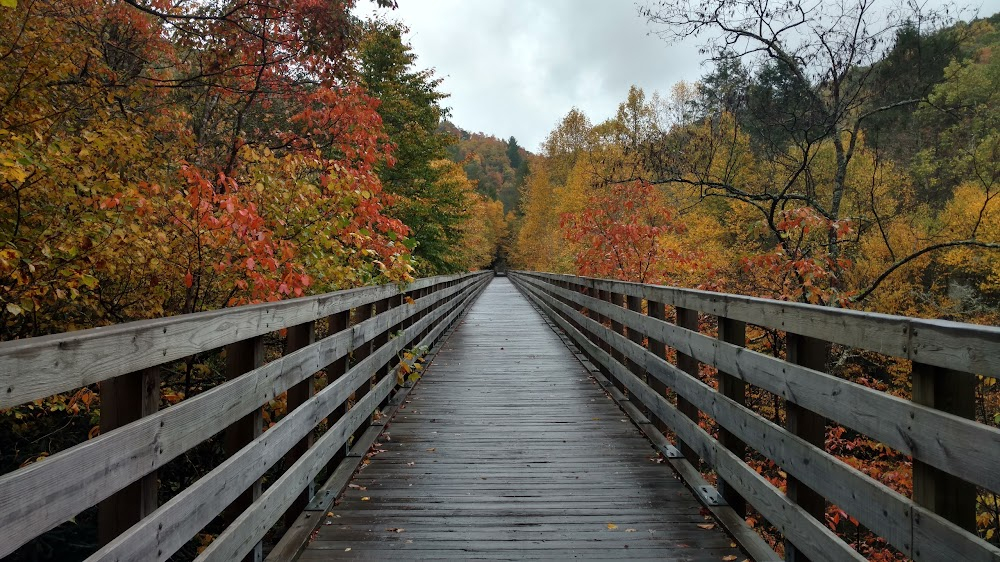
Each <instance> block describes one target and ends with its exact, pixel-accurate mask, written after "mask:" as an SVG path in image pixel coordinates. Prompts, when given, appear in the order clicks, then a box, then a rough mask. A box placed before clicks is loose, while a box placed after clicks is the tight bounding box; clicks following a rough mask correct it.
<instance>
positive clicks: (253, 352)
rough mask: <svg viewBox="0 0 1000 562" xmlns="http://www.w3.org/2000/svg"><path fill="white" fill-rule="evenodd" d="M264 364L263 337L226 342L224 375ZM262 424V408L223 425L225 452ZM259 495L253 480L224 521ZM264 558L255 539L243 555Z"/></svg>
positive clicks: (253, 560) (253, 561)
mask: <svg viewBox="0 0 1000 562" xmlns="http://www.w3.org/2000/svg"><path fill="white" fill-rule="evenodd" d="M263 364H264V338H263V336H257V337H254V338H250V339H248V340H243V341H240V342H236V343H232V344H229V345H227V346H226V379H227V380H232V379H235V378H237V377H239V376H241V375H243V374H244V373H247V372H249V371H252V370H254V369H256V368H258V367H260V366H261V365H263ZM263 428H264V417H263V411H262V409H261V408H257V409H256V410H254V411H253V412H252V413H250V414H247V415H246V416H243V417H242V418H240V420H239V421H237V422H236V423H234V424H232V425H230V426H229V427H227V428H226V433H225V437H224V440H225V443H226V456H232V455H234V454H236V452H237V451H239V450H240V449H242V448H243V447H244V446H245V445H246V444H247V443H249V442H251V441H253V440H254V439H256V438H257V437H260V434H261V432H262V431H263ZM258 497H260V480H258V481H256V482H254V483H253V485H252V486H250V488H248V489H247V490H246V491H245V492H243V493H242V494H241V495H240V497H239V498H237V500H236V501H234V502H233V503H232V504H230V506H229V507H228V508H227V509H226V510H225V513H224V516H223V518H224V519H225V520H226V522H227V523H230V522H232V521H233V520H235V519H236V518H237V517H239V515H240V514H241V513H243V511H244V510H245V509H246V508H248V507H249V506H250V504H252V503H253V502H254V500H256V499H257V498H258ZM263 558H264V550H263V545H262V544H261V543H257V545H256V546H255V547H254V549H253V551H251V552H250V554H248V555H247V556H246V558H244V561H245V562H260V560H262V559H263Z"/></svg>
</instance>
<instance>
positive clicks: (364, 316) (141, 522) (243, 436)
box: [0, 272, 492, 560]
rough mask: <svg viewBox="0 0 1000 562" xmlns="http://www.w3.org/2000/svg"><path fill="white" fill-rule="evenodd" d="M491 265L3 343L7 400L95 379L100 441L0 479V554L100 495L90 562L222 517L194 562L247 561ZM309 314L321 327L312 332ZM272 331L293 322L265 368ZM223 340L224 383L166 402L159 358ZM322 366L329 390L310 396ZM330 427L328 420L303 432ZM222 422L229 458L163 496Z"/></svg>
mask: <svg viewBox="0 0 1000 562" xmlns="http://www.w3.org/2000/svg"><path fill="white" fill-rule="evenodd" d="M491 275H492V273H491V272H479V273H472V274H465V275H451V276H440V277H433V278H428V279H421V280H418V281H416V282H414V283H411V284H410V285H408V286H406V287H398V286H395V285H383V286H378V287H366V288H362V289H353V290H348V291H340V292H336V293H329V294H325V295H319V296H315V297H307V298H302V299H294V300H289V301H284V302H278V303H267V304H262V305H252V306H244V307H237V308H232V309H228V310H220V311H213V312H206V313H198V314H189V315H184V316H178V317H172V318H163V319H156V320H147V321H140V322H132V323H128V324H121V325H116V326H109V327H106V328H96V329H92V330H84V331H80V332H72V333H67V334H57V335H52V336H44V337H40V338H31V339H25V340H17V341H12V342H4V343H0V381H2V385H3V388H2V390H3V391H4V392H3V393H2V394H3V397H2V398H3V402H0V407H3V408H9V407H12V406H17V405H20V404H23V403H26V402H31V401H34V400H37V399H40V398H45V397H47V396H51V395H53V394H55V393H60V392H65V391H68V390H73V389H76V388H80V387H83V386H87V385H92V384H100V386H101V434H100V435H99V436H97V437H95V438H93V439H90V440H87V441H85V442H83V443H80V444H78V445H76V446H73V447H71V448H69V449H66V450H64V451H61V452H59V453H57V454H54V455H52V456H51V457H48V458H46V459H44V460H42V461H39V462H36V463H34V464H31V465H28V466H26V467H24V468H21V469H18V470H15V471H13V472H10V473H7V474H3V475H0V557H2V556H6V555H7V554H10V553H11V552H13V551H14V550H16V549H17V548H19V547H20V546H21V545H23V544H25V543H26V542H28V541H29V540H31V539H32V538H34V537H37V536H38V535H40V534H42V533H45V532H46V531H49V530H51V529H53V528H54V527H56V526H57V525H59V524H61V523H63V522H65V521H67V520H69V519H71V518H73V517H74V516H75V515H77V514H78V513H80V512H81V511H83V510H84V509H87V508H89V507H92V506H94V505H99V514H98V527H99V542H100V544H102V545H103V546H102V547H101V548H100V550H99V551H98V552H97V553H95V554H94V555H93V556H91V557H90V558H89V559H88V560H167V559H168V558H170V556H172V555H173V554H174V553H175V552H176V551H177V550H179V549H180V548H181V547H183V546H184V545H185V544H186V543H187V542H188V541H189V540H191V538H192V537H194V536H195V535H196V534H198V533H199V532H201V531H202V529H204V528H205V526H206V525H208V524H210V523H212V521H213V520H214V519H215V518H216V517H218V516H220V515H222V516H224V518H225V519H226V521H227V523H228V526H227V527H226V529H225V531H223V532H222V533H221V534H220V535H219V536H218V537H217V538H216V539H215V541H214V542H212V544H211V545H209V546H208V548H206V549H205V551H204V552H202V554H201V555H200V556H199V560H202V559H204V560H234V559H239V558H241V557H244V556H246V555H248V554H249V555H254V551H259V550H260V546H259V545H260V544H261V539H262V538H263V537H264V535H265V533H266V532H268V530H269V529H271V527H272V526H273V525H274V524H275V523H276V522H278V521H279V520H280V519H281V517H282V515H284V517H285V520H286V522H289V521H291V520H293V519H294V518H295V516H296V515H297V513H298V511H300V510H301V509H302V508H303V507H304V506H305V503H306V502H308V500H309V499H310V498H309V493H310V490H311V488H312V483H313V482H314V481H315V480H316V479H317V478H318V477H319V476H320V475H321V474H323V473H330V472H332V471H334V470H335V469H336V463H337V462H338V461H339V460H340V459H342V458H343V457H344V454H345V453H344V448H345V444H347V443H348V442H349V440H351V438H352V436H353V437H355V438H356V437H357V436H359V435H360V434H361V433H363V432H364V431H365V429H366V428H367V426H368V425H369V424H370V423H371V421H372V416H373V412H375V411H376V410H378V409H379V408H380V407H382V406H384V405H385V404H386V402H387V400H388V398H389V395H390V393H392V392H393V391H394V389H395V388H396V386H397V382H398V381H397V369H398V365H399V356H400V354H401V353H402V352H403V351H405V350H408V349H412V348H414V347H418V348H423V347H425V346H428V347H429V346H430V344H432V343H433V342H434V341H435V340H437V339H438V338H439V337H440V335H441V334H442V333H443V331H444V330H445V329H446V328H447V327H448V325H450V324H451V323H452V322H453V321H454V320H455V319H456V318H457V317H458V316H459V315H460V314H461V313H462V312H463V311H464V310H465V308H466V307H467V306H468V305H469V304H470V303H471V302H472V301H473V300H474V299H475V297H476V296H477V295H478V293H479V292H480V291H481V290H482V289H483V288H484V287H485V285H486V284H487V283H488V282H489V277H490V276H491ZM352 320H353V322H352ZM318 321H319V322H322V324H325V326H322V325H321V326H320V327H321V328H323V327H325V328H326V329H325V333H326V334H327V335H326V337H323V338H322V339H319V340H317V339H316V335H315V334H316V325H317V323H318ZM280 330H287V336H286V339H285V343H284V354H283V355H282V356H281V357H280V358H277V359H275V360H273V361H270V362H265V361H264V342H263V336H264V335H265V334H268V333H271V332H276V331H280ZM219 348H224V349H225V362H226V375H227V379H229V380H227V381H226V382H225V383H222V384H219V385H218V386H215V387H213V388H211V389H209V390H206V391H204V392H201V393H199V394H197V395H195V396H192V397H190V398H187V399H185V400H182V401H180V402H178V403H176V404H173V405H170V406H168V407H166V408H164V409H162V410H159V409H158V407H159V403H160V388H159V386H160V385H159V372H158V367H159V366H160V365H162V364H167V363H170V362H173V361H177V360H180V359H183V358H185V357H187V356H190V355H193V354H196V353H204V352H210V351H214V350H217V349H219ZM321 371H322V372H325V374H326V378H327V385H326V386H325V387H323V388H322V389H320V390H319V391H318V392H316V391H315V381H314V377H315V375H317V374H318V373H319V372H321ZM284 392H287V410H288V413H287V414H286V415H285V416H284V417H282V418H281V419H280V420H278V421H277V422H276V423H274V424H272V426H271V427H270V428H268V429H267V430H266V431H264V430H263V427H262V416H261V412H262V407H263V406H264V405H265V404H267V403H268V402H269V401H271V400H273V399H274V398H276V397H278V396H279V395H280V394H282V393H284ZM351 398H353V400H354V402H353V406H352V407H350V409H348V407H347V406H348V401H349V400H350V399H351ZM324 421H326V423H327V427H328V429H327V430H326V431H325V433H323V434H322V435H321V436H319V437H318V438H317V439H315V442H312V441H313V435H314V433H315V430H316V428H317V427H318V426H320V424H321V422H324ZM220 431H224V432H225V444H226V450H227V453H228V455H229V456H228V458H227V459H226V460H225V461H224V462H222V463H221V464H219V465H218V466H216V467H215V468H214V469H212V470H211V471H210V472H208V473H207V474H206V475H204V476H203V477H202V478H200V479H198V480H197V481H195V482H194V483H193V484H191V485H190V486H188V487H187V488H185V489H183V490H182V491H180V492H179V493H178V494H177V495H175V496H174V497H173V498H171V499H170V500H169V501H167V502H166V503H164V504H163V505H162V506H157V505H156V504H157V500H156V497H157V482H156V471H157V469H160V468H162V467H163V466H164V465H165V464H167V463H168V462H170V461H171V460H173V459H175V458H177V457H178V456H180V455H182V454H183V453H185V452H187V451H190V450H191V449H192V448H194V447H195V446H197V445H199V444H201V443H202V442H204V441H206V440H208V439H210V438H212V437H213V436H214V435H216V434H218V433H219V432H220ZM275 466H284V472H282V473H281V475H280V476H279V477H277V479H276V480H275V481H273V482H271V483H270V485H269V487H268V488H267V489H266V491H263V492H262V491H261V484H260V481H261V478H262V477H263V476H264V474H265V473H266V472H267V471H268V470H270V469H271V468H272V467H275ZM256 556H259V552H257V554H256Z"/></svg>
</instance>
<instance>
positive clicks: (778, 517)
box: [510, 272, 1000, 561]
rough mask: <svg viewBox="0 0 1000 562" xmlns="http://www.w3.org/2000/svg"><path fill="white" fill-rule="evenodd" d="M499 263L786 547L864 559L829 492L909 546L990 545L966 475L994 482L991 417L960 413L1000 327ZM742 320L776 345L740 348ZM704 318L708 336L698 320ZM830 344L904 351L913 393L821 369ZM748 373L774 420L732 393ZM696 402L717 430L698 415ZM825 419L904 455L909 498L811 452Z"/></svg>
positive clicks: (992, 548)
mask: <svg viewBox="0 0 1000 562" xmlns="http://www.w3.org/2000/svg"><path fill="white" fill-rule="evenodd" d="M510 277H511V279H512V280H513V281H514V282H515V283H516V285H517V286H519V287H520V288H521V290H522V291H523V292H524V293H525V294H526V295H527V296H529V297H530V298H531V299H532V300H533V301H535V303H536V304H537V305H538V306H539V308H541V309H542V310H543V311H544V312H545V313H546V314H547V315H548V316H549V317H550V318H551V319H552V320H553V321H554V322H555V323H556V324H558V326H559V327H560V328H562V330H563V331H564V332H565V333H566V334H567V335H568V336H569V337H570V339H572V340H573V341H574V342H575V344H576V345H577V346H578V347H579V348H580V349H581V350H582V352H583V353H584V354H585V355H586V356H587V357H588V358H589V359H590V361H592V362H593V363H594V364H596V365H597V367H598V368H599V369H600V370H601V371H602V372H603V373H604V374H606V375H607V378H608V379H610V380H611V381H612V383H613V385H614V387H617V390H620V391H622V392H625V393H627V395H628V401H629V402H633V403H634V405H635V406H636V408H633V409H634V410H637V411H642V410H644V411H645V412H648V415H650V416H651V417H652V418H654V419H655V422H653V421H652V420H651V424H650V425H655V426H658V427H656V429H655V430H654V432H655V433H657V434H659V435H661V436H662V433H661V432H660V430H663V429H669V430H670V431H672V432H673V433H674V434H675V435H676V437H677V438H678V440H679V441H680V443H678V445H679V449H680V454H683V456H684V457H685V458H686V459H687V460H688V461H690V462H691V463H693V464H698V463H704V464H705V465H707V467H708V468H710V469H712V470H714V471H715V473H716V474H717V476H718V482H719V483H718V486H719V491H720V492H721V494H722V496H723V497H724V499H725V501H726V502H728V504H729V505H730V506H732V507H733V508H734V509H736V510H738V511H740V512H742V511H743V510H744V505H745V503H749V504H750V505H752V506H753V507H754V508H755V509H756V510H757V511H758V512H759V513H760V514H761V515H762V516H763V517H764V518H766V519H767V520H768V521H769V522H770V523H771V524H773V525H774V526H775V527H776V528H777V529H778V530H779V531H780V533H781V534H782V535H783V537H784V540H785V546H786V558H787V559H793V560H800V559H810V560H834V561H840V560H851V559H863V558H862V557H861V556H860V555H859V554H858V553H857V552H856V551H855V550H854V549H852V548H851V547H850V546H849V545H847V544H846V543H845V542H843V541H842V540H841V539H840V538H838V536H837V535H836V534H835V533H834V532H833V531H831V529H830V528H829V527H828V526H827V524H826V521H825V510H826V507H827V502H831V503H832V504H834V505H836V506H837V507H839V508H840V509H841V510H843V511H844V512H846V513H847V514H849V515H850V516H853V517H854V518H856V519H857V520H858V521H859V522H860V524H861V525H863V526H864V527H865V528H867V529H869V530H870V531H871V532H873V533H875V534H876V535H878V536H880V537H882V538H884V539H885V540H886V541H887V542H888V543H889V544H891V545H892V546H893V547H895V548H896V549H898V550H899V551H900V552H902V553H903V554H904V555H906V556H907V557H910V558H912V559H914V560H947V561H958V560H962V561H966V560H992V561H997V560H1000V549H998V548H997V546H996V545H995V544H991V543H989V542H987V541H985V540H983V539H981V538H980V537H978V536H977V535H976V533H975V515H976V494H977V487H979V488H982V489H984V490H988V491H991V492H1000V430H998V429H997V428H995V427H990V426H988V425H984V424H981V423H977V422H976V421H974V419H973V418H974V417H975V416H974V405H975V377H974V375H973V374H977V375H983V376H987V377H997V376H1000V329H998V328H996V327H989V326H976V325H969V324H960V323H955V322H947V321H938V320H920V319H915V318H906V317H900V316H889V315H882V314H872V313H865V312H858V311H850V310H842V309H833V308H827V307H819V306H812V305H805V304H797V303H788V302H781V301H772V300H765V299H758V298H751V297H742V296H735V295H727V294H720V293H712V292H706V291H695V290H685V289H678V288H671V287H663V286H652V285H641V284H635V283H624V282H618V281H609V280H600V279H592V278H584V277H575V276H568V275H555V274H545V273H535V272H511V273H510ZM671 309H672V310H673V317H674V321H673V322H671V321H669V320H668V319H667V318H668V316H669V311H670V310H671ZM748 324H750V325H754V326H758V327H762V328H766V329H770V330H775V331H777V333H778V334H781V335H782V336H783V337H785V338H786V339H785V342H786V345H787V347H786V352H785V354H784V358H779V357H774V356H771V355H767V354H762V353H758V352H755V351H752V350H749V349H747V348H746V347H745V345H746V343H745V342H746V333H747V325H748ZM709 326H711V327H713V328H716V331H717V334H718V335H717V336H716V337H713V336H711V335H707V334H704V333H702V332H701V329H704V328H707V327H709ZM706 331H707V330H706ZM833 344H836V345H839V346H845V348H856V349H860V350H868V351H873V352H877V353H879V354H884V355H888V356H893V357H898V358H904V359H908V360H911V361H912V366H913V367H912V375H911V377H912V385H913V393H912V399H911V400H906V399H902V398H899V397H896V396H892V395H890V394H887V393H884V392H880V391H878V390H874V389H872V388H869V387H867V386H863V385H861V384H856V383H853V382H850V381H847V380H844V379H842V378H838V377H836V376H833V375H831V374H828V373H827V372H825V370H826V366H827V362H828V359H829V357H830V348H831V345H833ZM669 348H672V349H673V350H675V355H676V364H671V363H670V362H668V360H667V357H668V356H669V355H668V352H667V350H668V349H669ZM699 364H705V365H709V366H711V367H714V368H715V369H717V370H718V381H717V382H718V384H717V387H718V389H717V390H716V389H715V388H713V385H709V384H706V383H705V382H703V381H702V380H701V379H700V378H699V377H698V376H697V375H698V372H699ZM747 385H751V386H752V387H756V388H757V389H762V390H764V391H767V392H769V393H772V394H773V395H775V396H778V397H780V398H781V399H783V402H784V404H785V423H784V425H783V426H782V425H778V424H776V423H774V422H772V421H771V420H769V419H766V418H765V417H763V416H761V415H760V414H758V413H756V412H754V411H752V410H751V409H749V408H747V407H746V405H745V404H746V402H745V398H746V394H747ZM668 389H669V390H671V391H672V392H673V394H675V395H676V405H675V404H674V402H672V401H671V400H670V399H668V395H670V394H668ZM611 390H612V391H614V390H616V388H611ZM706 416H707V418H710V420H714V423H715V424H717V426H718V428H719V432H718V439H716V438H714V437H713V436H712V435H711V434H710V433H709V432H708V431H706V430H705V429H703V427H701V426H700V425H699V418H700V417H701V418H704V417H706ZM828 423H835V424H840V425H841V426H844V427H846V428H850V429H852V430H854V431H856V432H858V433H860V434H863V435H866V436H868V437H869V438H871V439H874V440H876V441H878V442H880V443H882V444H884V445H885V446H887V447H889V448H891V449H895V450H896V451H898V452H899V453H902V454H904V455H909V456H910V457H911V458H912V461H913V480H914V482H913V497H905V496H904V495H901V494H899V493H897V492H895V491H893V490H892V489H890V488H889V487H887V486H885V485H883V484H882V483H880V482H878V481H877V480H875V479H873V478H870V477H869V476H867V475H866V474H864V473H862V472H861V471H859V470H857V469H855V468H853V467H852V466H850V465H849V464H847V463H845V462H843V461H842V460H841V459H839V458H838V457H836V456H834V455H832V454H829V453H828V452H827V451H825V450H824V439H825V437H826V435H825V431H826V428H827V425H828ZM748 448H750V449H753V450H754V451H756V452H757V453H759V455H762V456H763V457H766V458H767V459H770V460H771V461H773V462H774V463H775V464H776V465H777V466H778V467H780V469H781V470H782V471H784V472H785V473H786V474H787V486H786V491H785V492H782V491H781V490H779V489H778V488H777V487H775V486H774V485H772V483H771V482H770V481H769V480H767V479H766V478H765V477H763V476H762V475H761V474H758V473H757V471H755V470H754V469H753V468H751V467H750V466H748V464H747V463H746V458H747V449H748Z"/></svg>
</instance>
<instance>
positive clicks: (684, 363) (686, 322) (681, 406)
mask: <svg viewBox="0 0 1000 562" xmlns="http://www.w3.org/2000/svg"><path fill="white" fill-rule="evenodd" d="M675 310H676V313H677V317H676V319H675V320H676V323H677V325H678V326H680V327H681V328H685V329H688V330H691V331H693V332H697V331H698V311H697V310H690V309H687V308H681V307H676V309H675ZM677 368H678V369H680V370H682V371H684V372H685V373H687V374H689V375H691V376H692V377H694V378H696V379H697V378H698V361H697V360H696V359H695V358H694V357H691V356H689V355H685V354H683V353H681V352H680V351H677ZM677 409H678V410H679V411H680V412H681V413H682V414H684V415H685V416H687V417H688V419H690V420H692V421H694V422H695V423H698V408H697V407H696V406H695V405H694V404H692V403H691V402H689V401H687V400H686V399H685V398H683V397H681V396H678V397H677ZM680 449H681V453H682V454H683V455H684V458H686V459H687V460H688V461H689V462H690V463H691V464H693V465H695V466H698V453H696V452H695V450H694V449H692V448H691V447H690V446H688V444H687V443H684V442H683V441H682V442H681V446H680Z"/></svg>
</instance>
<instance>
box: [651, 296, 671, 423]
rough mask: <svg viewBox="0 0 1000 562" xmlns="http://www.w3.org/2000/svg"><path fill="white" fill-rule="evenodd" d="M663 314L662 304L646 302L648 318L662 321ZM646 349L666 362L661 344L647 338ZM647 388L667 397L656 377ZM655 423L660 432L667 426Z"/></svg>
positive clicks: (665, 350)
mask: <svg viewBox="0 0 1000 562" xmlns="http://www.w3.org/2000/svg"><path fill="white" fill-rule="evenodd" d="M665 312H666V311H665V307H664V305H663V303H662V302H656V301H647V302H646V313H647V314H648V315H649V317H650V318H655V319H657V320H660V321H662V320H664V319H665V318H666V315H665ZM647 347H648V349H649V352H650V353H652V354H653V355H655V356H656V357H659V358H660V359H664V360H666V358H667V346H666V345H665V344H664V343H663V342H661V341H659V340H656V339H653V338H652V337H648V340H647ZM649 386H650V388H652V389H653V391H654V392H656V394H658V395H659V396H664V397H665V396H666V395H667V385H665V384H663V383H662V382H660V380H659V379H657V378H656V377H649ZM655 422H656V428H657V429H659V430H660V431H666V430H667V424H666V423H665V422H664V421H663V420H661V419H660V418H656V419H655Z"/></svg>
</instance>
